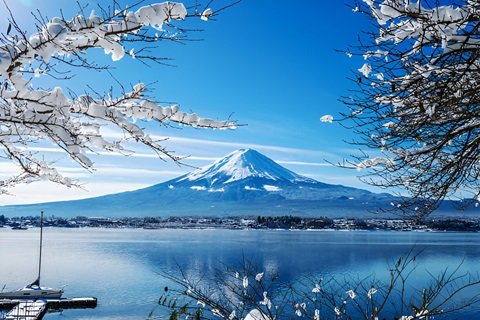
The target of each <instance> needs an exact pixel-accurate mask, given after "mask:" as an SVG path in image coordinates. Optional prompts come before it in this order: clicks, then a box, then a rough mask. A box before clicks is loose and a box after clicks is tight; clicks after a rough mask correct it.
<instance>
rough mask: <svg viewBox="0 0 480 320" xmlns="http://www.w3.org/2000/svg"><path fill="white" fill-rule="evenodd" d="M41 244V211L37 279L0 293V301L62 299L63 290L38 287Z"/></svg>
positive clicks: (41, 215) (40, 267) (41, 216)
mask: <svg viewBox="0 0 480 320" xmlns="http://www.w3.org/2000/svg"><path fill="white" fill-rule="evenodd" d="M42 242H43V211H42V212H41V214H40V255H39V259H38V277H37V279H36V280H35V281H34V282H32V283H31V284H29V285H26V286H25V287H23V288H20V289H18V290H14V291H5V292H3V291H2V292H0V299H48V298H52V299H58V298H61V297H62V294H63V289H53V288H47V287H42V286H40V274H41V270H42V244H43V243H42Z"/></svg>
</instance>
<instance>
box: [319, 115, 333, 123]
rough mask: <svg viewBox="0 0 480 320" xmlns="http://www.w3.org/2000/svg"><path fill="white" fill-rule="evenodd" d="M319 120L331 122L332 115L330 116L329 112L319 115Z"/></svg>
mask: <svg viewBox="0 0 480 320" xmlns="http://www.w3.org/2000/svg"><path fill="white" fill-rule="evenodd" d="M320 122H326V123H332V122H333V116H331V115H329V114H326V115H324V116H321V117H320Z"/></svg>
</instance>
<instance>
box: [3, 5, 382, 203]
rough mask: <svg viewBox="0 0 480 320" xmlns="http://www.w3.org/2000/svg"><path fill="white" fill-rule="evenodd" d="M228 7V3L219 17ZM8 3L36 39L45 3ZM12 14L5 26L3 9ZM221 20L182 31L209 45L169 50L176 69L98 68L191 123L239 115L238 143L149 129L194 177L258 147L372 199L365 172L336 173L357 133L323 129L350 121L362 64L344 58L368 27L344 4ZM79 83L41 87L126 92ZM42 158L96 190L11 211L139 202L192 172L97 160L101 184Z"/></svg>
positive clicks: (64, 162) (92, 81) (51, 12)
mask: <svg viewBox="0 0 480 320" xmlns="http://www.w3.org/2000/svg"><path fill="white" fill-rule="evenodd" d="M121 2H122V3H123V4H126V3H127V2H126V1H121ZM227 2H228V1H227V0H217V1H216V2H214V3H213V5H212V7H213V8H214V9H215V8H216V7H219V6H222V5H223V4H225V3H227ZM7 3H9V5H10V8H11V9H12V11H13V13H14V15H15V16H16V17H17V20H18V23H19V24H20V25H22V26H24V28H25V29H27V30H33V28H32V26H33V21H32V19H31V15H30V14H29V12H30V11H34V10H36V9H37V6H38V3H36V2H35V1H28V0H22V1H15V2H13V1H9V0H7ZM41 3H42V4H41V7H39V8H38V9H40V10H41V12H42V14H43V15H45V16H48V17H49V18H51V17H54V16H58V15H59V8H62V10H63V13H64V15H65V17H71V16H72V15H73V14H74V13H76V12H77V11H78V7H77V5H76V4H75V2H74V1H68V2H65V1H57V0H43V1H42V2H41ZM67 3H68V4H67ZM83 3H88V8H87V10H86V11H87V12H90V10H91V9H96V4H97V3H101V4H103V3H105V4H110V1H97V2H95V1H90V2H83ZM147 3H149V2H148V1H147ZM191 3H192V2H191ZM96 11H98V10H96ZM0 13H1V15H2V16H5V8H4V7H3V6H0ZM215 20H216V21H208V22H203V21H200V19H196V20H189V21H188V22H184V23H180V25H181V26H185V27H193V28H201V29H203V31H202V32H195V33H192V34H191V35H190V37H191V38H192V39H195V40H199V39H201V41H188V42H185V43H183V44H179V43H167V42H162V43H159V44H158V47H157V48H156V49H155V53H156V54H158V55H161V56H163V57H167V58H171V59H173V60H172V61H169V63H170V64H172V65H174V66H160V65H152V66H151V67H146V66H144V65H143V64H141V63H140V62H138V61H136V60H133V59H130V58H129V57H126V58H124V59H123V60H121V61H120V62H118V63H111V61H110V58H109V57H106V56H104V55H103V54H102V53H101V52H100V51H97V52H95V51H92V52H91V55H90V57H91V58H93V59H97V60H98V61H100V62H105V63H110V64H111V65H112V66H114V67H115V70H113V71H112V73H113V74H114V75H115V77H116V78H117V79H118V80H119V81H120V82H122V83H125V84H127V85H128V84H135V83H137V82H139V81H142V82H145V83H154V84H153V85H152V87H151V89H152V92H151V95H152V96H154V97H155V98H156V99H157V100H160V101H172V102H176V103H179V104H180V105H181V107H182V108H183V109H184V111H195V112H197V113H199V114H200V115H201V116H205V117H212V118H218V119H222V118H226V117H228V116H229V115H231V114H233V116H232V117H233V118H234V119H236V120H238V121H239V123H242V124H246V125H245V126H242V127H240V128H239V129H238V130H234V131H211V130H198V129H191V128H183V129H176V128H165V127H161V126H159V125H157V124H155V123H146V124H144V126H145V127H146V128H148V130H149V131H150V132H151V134H152V135H155V136H162V137H170V138H171V139H170V141H168V142H167V145H168V146H169V149H171V150H175V151H176V153H177V154H179V155H190V156H191V157H190V158H189V159H188V160H186V163H188V164H189V165H191V166H195V167H200V166H204V165H207V164H209V163H211V162H212V161H213V160H215V159H218V158H220V157H222V156H224V155H225V154H227V153H229V152H231V151H233V150H235V149H238V148H247V147H251V148H254V149H257V150H258V151H260V152H262V153H264V154H265V155H267V156H269V157H271V158H272V159H274V160H276V161H278V162H279V163H281V164H282V165H284V166H286V167H287V168H289V169H291V170H293V171H295V172H297V173H300V174H303V175H306V176H309V177H312V178H315V179H318V180H321V181H324V182H327V183H334V184H344V185H350V186H357V187H362V188H369V187H368V186H366V185H364V184H362V183H361V182H360V181H358V179H357V175H358V174H359V172H357V171H355V170H346V169H339V168H335V167H333V166H331V165H329V164H328V162H334V163H335V162H338V161H341V160H342V159H343V158H345V157H348V155H349V154H351V153H355V152H356V150H355V149H356V148H355V147H354V146H352V145H349V144H347V143H345V142H344V140H351V139H352V138H353V136H352V132H350V131H348V130H346V129H344V128H342V127H341V126H340V125H339V124H338V123H333V124H326V123H321V122H320V121H319V118H320V117H321V116H322V115H324V114H332V115H334V117H338V112H340V111H342V110H345V109H344V108H345V107H344V106H343V105H342V104H341V103H340V102H339V101H338V99H339V98H340V97H341V96H342V95H348V90H349V89H351V88H352V87H353V86H354V84H353V83H351V82H350V81H349V80H347V79H346V78H347V77H348V76H349V75H350V74H351V70H356V69H358V68H359V67H360V66H361V65H362V61H360V60H354V59H349V58H347V57H346V56H345V55H343V54H341V53H338V52H335V49H345V48H347V47H348V45H351V44H355V43H356V41H357V36H358V34H359V32H360V30H362V29H363V30H364V29H365V28H368V27H369V26H368V24H367V23H366V22H365V20H364V18H363V17H362V16H361V15H358V14H355V13H353V12H352V11H351V9H350V8H349V7H348V6H347V5H346V2H344V1H329V2H328V4H326V3H325V2H324V1H312V0H297V1H278V0H262V1H258V0H243V1H242V2H241V3H239V4H238V5H236V6H234V7H232V8H230V9H228V10H226V11H223V12H222V14H221V15H220V16H218V17H216V19H215ZM5 28H6V23H5V19H1V22H0V29H1V30H5ZM75 72H76V73H77V76H76V77H75V78H74V79H73V80H71V81H68V82H58V81H53V80H51V79H41V80H40V82H38V85H41V86H43V87H54V86H62V87H67V88H70V89H72V90H74V91H75V92H77V93H79V94H81V93H82V92H83V90H84V88H85V86H86V84H89V85H91V86H93V87H95V88H96V90H99V91H102V90H108V89H109V87H110V86H111V85H113V86H115V83H114V82H113V81H112V79H111V78H110V76H109V75H108V74H106V73H105V72H96V71H91V70H88V71H86V70H76V71H75ZM39 147H42V148H44V149H41V150H43V152H45V157H47V158H48V159H54V160H56V161H57V164H58V166H59V167H60V168H61V171H62V172H64V173H65V174H66V175H70V176H73V177H74V178H78V179H79V180H80V181H81V182H82V183H84V185H85V190H81V189H80V190H79V189H66V188H64V187H61V186H55V185H52V184H50V183H47V182H39V183H35V184H32V185H28V186H19V187H16V188H14V189H12V193H13V194H15V196H13V197H12V196H1V197H0V201H1V203H2V204H11V203H31V202H41V201H52V200H63V199H74V198H85V197H91V196H97V195H101V194H108V193H114V192H119V191H125V190H133V189H137V188H140V187H145V186H148V185H151V184H155V183H159V182H163V181H166V180H168V179H170V178H174V177H176V176H178V175H180V174H182V173H186V172H188V171H190V170H192V169H191V168H189V167H181V166H177V165H175V164H172V163H169V162H163V161H161V160H158V159H157V158H155V156H154V155H153V153H152V152H150V151H149V150H147V149H145V148H143V147H141V146H132V148H134V149H135V151H136V152H137V155H136V156H131V157H127V158H125V157H119V156H112V155H103V156H92V158H93V160H94V161H95V167H96V171H95V172H93V173H90V172H88V171H85V170H83V169H81V168H79V167H78V166H76V165H75V164H74V163H72V162H71V161H70V160H69V159H68V158H66V157H65V156H64V155H62V154H61V153H59V152H52V150H51V148H50V147H49V146H48V145H41V146H39ZM9 170H11V168H10V167H9V166H8V164H6V163H0V174H3V175H4V174H7V173H8V172H9ZM369 189H371V188H369ZM371 190H373V189H371Z"/></svg>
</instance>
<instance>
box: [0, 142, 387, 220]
mask: <svg viewBox="0 0 480 320" xmlns="http://www.w3.org/2000/svg"><path fill="white" fill-rule="evenodd" d="M392 198H393V197H392V196H391V195H388V194H375V193H372V192H369V191H366V190H362V189H357V188H351V187H345V186H342V185H331V184H326V183H322V182H319V181H316V180H313V179H310V178H307V177H304V176H301V175H299V174H296V173H294V172H292V171H290V170H288V169H286V168H284V167H282V166H280V165H279V164H277V163H276V162H274V161H273V160H271V159H269V158H268V157H266V156H264V155H262V154H261V153H259V152H257V151H255V150H251V149H247V150H243V149H242V150H237V151H234V152H232V153H230V154H229V155H227V156H226V157H224V158H222V159H220V160H218V161H216V162H215V163H213V164H212V165H210V166H206V167H204V168H201V169H197V170H194V171H193V172H191V173H189V174H186V175H183V176H181V177H178V178H176V179H173V180H170V181H167V182H164V183H160V184H156V185H153V186H151V187H148V188H144V189H140V190H135V191H130V192H123V193H118V194H112V195H106V196H102V197H96V198H90V199H84V200H75V201H63V202H52V203H44V204H33V205H23V206H9V207H3V208H2V209H1V211H2V214H6V215H10V216H12V215H15V216H18V215H36V214H37V213H38V212H39V211H40V210H44V211H46V212H48V213H49V214H54V215H57V216H77V215H84V216H105V217H107V216H114V217H120V216H158V215H162V216H171V215H229V216H232V215H287V214H295V215H328V216H365V215H368V214H370V215H371V212H372V211H376V210H377V209H378V208H379V207H385V206H386V205H388V203H389V202H390V201H391V200H392Z"/></svg>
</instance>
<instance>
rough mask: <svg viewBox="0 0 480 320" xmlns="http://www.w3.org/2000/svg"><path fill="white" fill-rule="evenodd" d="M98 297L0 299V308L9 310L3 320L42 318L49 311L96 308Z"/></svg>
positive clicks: (39, 319) (34, 319)
mask: <svg viewBox="0 0 480 320" xmlns="http://www.w3.org/2000/svg"><path fill="white" fill-rule="evenodd" d="M96 306H97V298H73V299H37V300H23V299H22V300H9V299H5V300H0V310H4V311H7V312H6V313H5V315H3V316H1V315H0V319H1V320H41V319H42V318H43V316H44V315H45V313H47V311H49V310H51V311H55V310H64V309H94V308H96Z"/></svg>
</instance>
